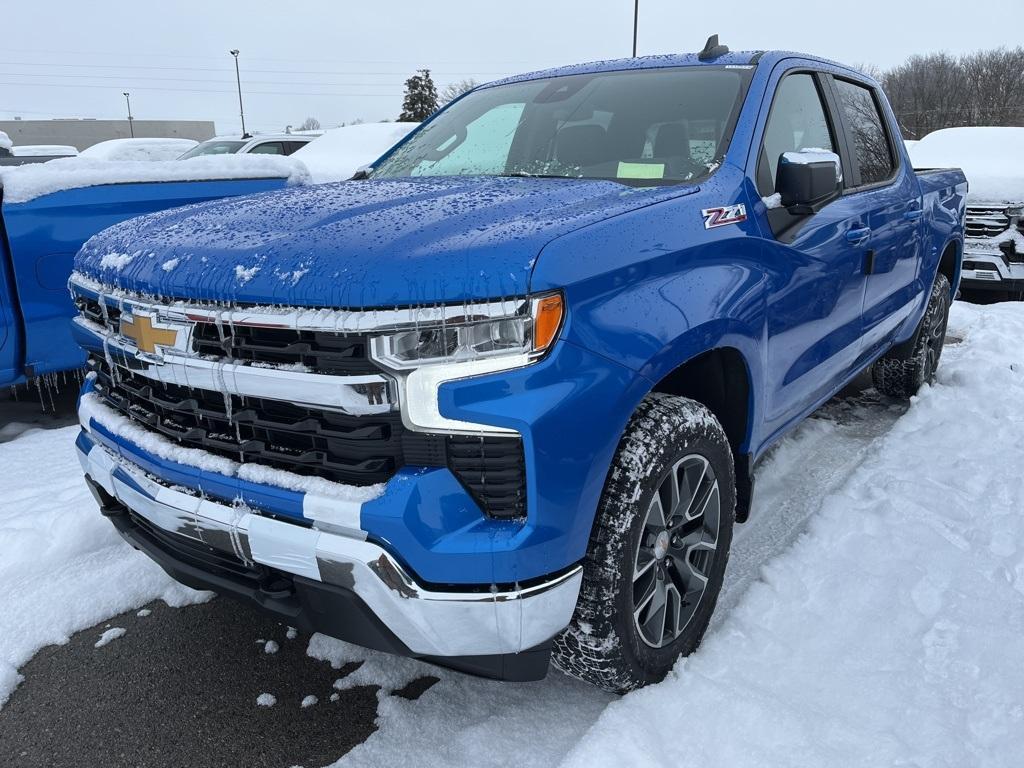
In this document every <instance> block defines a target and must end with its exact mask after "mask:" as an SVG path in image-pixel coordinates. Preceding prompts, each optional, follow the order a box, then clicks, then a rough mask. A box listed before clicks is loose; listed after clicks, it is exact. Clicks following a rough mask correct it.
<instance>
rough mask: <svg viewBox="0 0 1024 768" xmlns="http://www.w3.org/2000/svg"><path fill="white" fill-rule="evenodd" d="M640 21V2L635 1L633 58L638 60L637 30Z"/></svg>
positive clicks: (638, 0)
mask: <svg viewBox="0 0 1024 768" xmlns="http://www.w3.org/2000/svg"><path fill="white" fill-rule="evenodd" d="M639 20H640V0H634V1H633V58H634V59H635V58H636V28H637V22H638V21H639Z"/></svg>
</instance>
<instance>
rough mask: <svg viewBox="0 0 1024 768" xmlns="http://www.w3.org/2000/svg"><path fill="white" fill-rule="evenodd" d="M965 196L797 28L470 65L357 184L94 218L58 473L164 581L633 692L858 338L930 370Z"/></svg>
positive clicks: (904, 369) (698, 633) (894, 362)
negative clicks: (87, 494)
mask: <svg viewBox="0 0 1024 768" xmlns="http://www.w3.org/2000/svg"><path fill="white" fill-rule="evenodd" d="M966 192H967V185H966V182H965V180H964V176H963V174H962V173H961V172H960V171H958V170H935V171H929V172H926V173H915V172H914V171H913V170H912V169H911V166H910V162H909V161H908V158H907V155H906V151H905V149H904V147H903V143H902V141H901V137H900V133H899V129H898V127H897V124H896V121H895V119H894V117H893V114H892V111H891V109H890V107H889V105H888V103H887V101H886V99H885V96H884V95H883V94H882V91H881V89H880V88H879V85H878V84H877V83H876V82H875V81H873V80H872V79H871V78H869V77H867V76H865V75H863V74H861V73H859V72H857V71H854V70H851V69H849V68H847V67H844V66H841V65H839V64H835V63H832V62H829V61H825V60H822V59H820V58H814V57H809V56H801V55H796V54H792V53H765V52H746V53H735V52H729V51H728V49H727V48H726V47H725V46H721V45H718V44H717V41H716V40H711V41H709V44H708V46H707V47H706V48H705V49H704V50H703V51H702V52H701V53H700V54H694V55H672V56H656V57H647V58H636V59H627V60H622V61H608V62H600V63H595V64H585V65H578V66H571V67H566V68H562V69H555V70H550V71H545V72H537V73H533V74H527V75H522V76H518V77H512V78H508V79H506V80H502V81H499V82H495V83H491V84H488V85H485V86H482V87H479V88H477V89H475V90H474V91H472V92H470V93H469V94H467V95H465V96H464V97H462V98H460V99H459V100H457V101H455V102H453V103H452V104H450V105H449V106H447V107H446V108H445V109H443V110H441V111H440V112H438V113H437V114H436V115H434V116H433V117H432V118H431V119H430V120H429V121H427V122H426V123H424V124H423V125H422V126H421V127H420V128H419V129H417V130H416V131H414V132H413V133H411V134H410V135H409V136H408V137H407V138H406V139H405V140H404V141H403V142H401V143H400V144H399V145H397V146H396V147H395V148H394V149H392V150H391V151H390V152H389V153H388V154H386V155H385V156H384V157H382V158H380V159H379V160H378V161H377V162H376V163H374V164H373V166H372V168H370V169H369V170H367V171H365V172H362V173H360V174H358V176H357V178H356V179H354V180H351V181H348V182H344V183H340V184H333V185H323V186H317V187H306V188H302V187H296V188H290V189H284V190H280V191H273V192H267V193H262V194H258V195H252V196H246V197H240V198H234V199H230V200H222V201H216V202H210V203H205V204H200V205H198V206H191V207H189V208H188V209H182V210H169V211H164V212H161V213H156V214H153V215H149V216H144V217H141V218H135V219H131V220H129V221H126V222H123V223H121V224H118V225H115V226H113V227H111V228H109V229H107V230H105V231H104V232H102V233H101V234H99V235H97V236H95V237H93V238H92V239H90V240H89V241H88V242H87V243H86V244H85V245H84V247H83V248H82V249H81V251H80V252H79V253H78V256H77V257H76V261H75V270H76V271H75V273H74V274H73V276H72V279H71V290H72V292H73V294H74V297H75V301H76V302H77V305H78V308H79V311H80V314H79V316H78V317H77V318H76V319H75V321H74V332H75V335H76V338H77V339H78V341H79V343H80V344H81V345H82V346H83V347H84V348H85V350H87V352H88V353H89V367H90V373H89V375H88V377H87V381H86V382H85V386H84V388H83V390H82V396H81V401H80V417H81V422H82V425H83V428H82V432H81V434H80V436H79V438H78V443H77V448H78V451H79V453H80V456H81V461H82V466H83V468H84V470H85V474H86V477H87V480H88V482H89V485H90V487H91V488H92V489H93V491H94V494H95V496H96V499H97V500H98V502H99V505H100V507H101V510H102V513H103V514H104V515H106V516H107V517H109V519H110V521H111V523H112V524H113V525H115V526H116V527H117V529H118V530H119V531H120V533H121V534H122V535H123V536H124V538H125V539H127V540H128V541H129V542H130V543H131V544H133V545H134V546H135V547H136V548H138V549H140V550H142V551H143V552H145V553H147V554H148V555H149V556H150V557H151V558H153V559H154V560H155V561H156V562H158V563H159V564H160V565H161V566H162V567H163V568H164V569H165V570H166V571H167V572H168V573H170V574H171V575H172V576H174V577H175V578H177V579H178V580H180V581H181V582H183V583H185V584H188V585H191V586H193V587H197V588H203V589H213V590H216V591H218V592H220V593H222V594H225V595H231V596H235V597H238V598H242V599H244V600H248V601H250V602H251V603H252V604H254V605H255V606H258V607H260V608H262V609H264V610H266V611H270V612H271V613H273V614H275V615H276V616H278V617H280V619H281V620H282V621H284V622H286V623H287V624H290V625H292V626H295V627H299V628H303V629H306V630H317V631H322V632H325V633H327V634H330V635H333V636H336V637H339V638H342V639H344V640H347V641H350V642H354V643H358V644H361V645H364V646H368V647H371V648H375V649H380V650H385V651H389V652H393V653H396V654H403V655H407V656H413V657H417V658H421V659H425V660H428V661H431V662H434V663H437V664H441V665H445V666H448V667H452V668H456V669H460V670H464V671H467V672H471V673H475V674H478V675H485V676H490V677H493V678H498V679H507V680H532V679H538V678H541V677H543V676H544V675H545V674H546V672H547V670H548V668H549V663H550V662H552V661H553V663H554V664H555V665H557V666H558V667H559V668H560V669H563V670H565V671H567V672H569V673H571V674H573V675H577V676H578V677H580V678H582V679H584V680H588V681H590V682H592V683H594V684H595V685H598V686H601V687H603V688H606V689H608V690H612V691H619V692H621V691H627V690H630V689H633V688H637V687H639V686H642V685H645V684H647V683H651V682H654V681H657V680H660V679H661V678H662V677H664V675H665V674H666V673H667V672H668V670H669V669H670V668H671V666H672V664H673V663H674V662H675V660H676V659H677V658H678V657H679V656H680V655H683V654H688V653H690V652H691V651H693V650H694V649H695V648H696V647H697V645H698V644H699V642H700V640H701V637H702V635H703V633H704V631H705V629H706V628H707V626H708V622H709V620H710V618H711V614H712V611H713V610H714V607H715V602H716V599H717V596H718V593H719V591H720V589H721V586H722V580H723V576H724V573H725V569H726V563H727V560H728V555H729V546H730V541H731V539H732V535H733V529H734V526H735V525H736V524H738V523H742V522H744V521H745V520H746V519H747V516H748V512H749V509H750V505H751V497H752V493H753V486H754V474H755V472H754V468H755V466H756V464H757V461H758V459H760V458H761V457H762V456H763V455H764V454H765V452H766V451H767V450H768V449H769V447H770V446H771V445H772V444H773V443H775V442H776V441H777V440H778V439H779V438H780V437H782V436H783V435H785V434H786V433H787V432H788V431H790V430H792V429H793V428H794V427H795V426H796V425H798V424H799V423H800V422H801V420H802V419H804V418H805V417H806V416H807V415H808V414H810V413H811V412H812V411H814V410H815V409H816V408H817V407H818V406H820V405H821V404H822V403H823V402H825V401H826V400H827V399H829V398H830V397H832V396H833V395H834V394H835V393H836V392H838V391H839V390H840V389H841V388H842V387H843V386H844V385H846V384H847V383H849V382H850V381H851V380H852V379H853V378H854V377H855V376H857V375H858V373H860V372H861V371H863V370H864V369H866V368H868V367H869V366H870V367H871V368H872V371H873V375H874V380H875V384H876V386H877V387H878V388H879V389H880V390H881V391H882V392H884V393H885V394H887V395H890V396H893V397H902V398H906V397H909V396H911V395H913V394H914V393H915V392H917V391H918V390H919V389H920V388H921V387H922V386H923V385H924V384H925V383H926V382H928V381H930V380H931V379H932V377H933V375H934V373H935V369H936V366H937V365H938V362H939V355H940V354H941V352H942V345H943V339H944V332H945V324H946V318H947V315H948V311H949V305H950V300H951V299H952V297H953V296H954V295H955V292H956V289H957V283H958V280H959V275H960V259H961V251H962V243H963V219H964V200H965V195H966ZM837 610H841V606H837Z"/></svg>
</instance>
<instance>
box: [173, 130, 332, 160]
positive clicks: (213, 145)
mask: <svg viewBox="0 0 1024 768" xmlns="http://www.w3.org/2000/svg"><path fill="white" fill-rule="evenodd" d="M315 138H316V135H313V134H302V135H299V134H295V133H261V134H260V135H259V136H214V137H213V138H212V139H208V140H207V141H204V142H203V143H202V144H199V145H197V146H195V147H192V149H190V150H189V151H188V152H186V153H185V154H183V155H181V157H179V158H178V159H179V160H189V159H191V158H193V157H203V156H204V155H290V154H292V152H297V151H298V150H300V149H302V148H303V147H304V146H306V145H307V144H308V143H309V142H311V141H313V139H315Z"/></svg>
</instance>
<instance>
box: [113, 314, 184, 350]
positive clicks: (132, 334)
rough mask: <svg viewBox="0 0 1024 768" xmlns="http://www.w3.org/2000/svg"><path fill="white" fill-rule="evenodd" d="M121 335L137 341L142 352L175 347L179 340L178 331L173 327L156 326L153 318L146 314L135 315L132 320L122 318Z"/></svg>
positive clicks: (136, 344)
mask: <svg viewBox="0 0 1024 768" xmlns="http://www.w3.org/2000/svg"><path fill="white" fill-rule="evenodd" d="M121 335H122V336H125V337H127V338H129V339H131V340H132V341H134V342H135V346H136V347H138V348H139V351H141V352H150V353H153V352H156V347H157V345H158V344H159V345H160V346H161V347H173V346H174V344H175V342H176V341H177V340H178V332H177V331H175V330H174V329H171V328H154V327H153V320H152V318H149V317H146V316H145V315H134V316H133V317H132V318H131V319H130V320H129V319H128V318H122V319H121Z"/></svg>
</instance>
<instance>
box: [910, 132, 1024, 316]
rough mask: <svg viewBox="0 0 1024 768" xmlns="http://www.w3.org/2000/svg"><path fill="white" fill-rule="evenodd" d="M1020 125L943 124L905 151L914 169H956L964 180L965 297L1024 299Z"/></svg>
mask: <svg viewBox="0 0 1024 768" xmlns="http://www.w3.org/2000/svg"><path fill="white" fill-rule="evenodd" d="M1021 157H1024V128H1010V127H985V126H979V127H964V128H944V129H943V130H940V131H934V132H932V133H929V134H928V135H927V136H925V137H924V138H923V139H921V141H919V142H918V143H917V144H916V145H915V146H914V147H913V149H912V150H911V159H912V160H913V161H914V167H916V168H930V167H936V166H940V165H944V164H949V163H952V164H955V165H957V166H959V167H961V168H962V169H963V171H964V173H965V174H966V175H967V181H968V182H969V183H970V187H971V189H970V194H969V195H968V197H967V219H966V223H965V226H964V257H963V276H962V277H961V279H960V289H961V292H962V294H963V295H964V296H965V297H969V298H971V299H983V300H990V299H996V300H1002V299H1010V298H1012V299H1024V169H1022V168H1021V165H1020V161H1019V158H1021Z"/></svg>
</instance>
